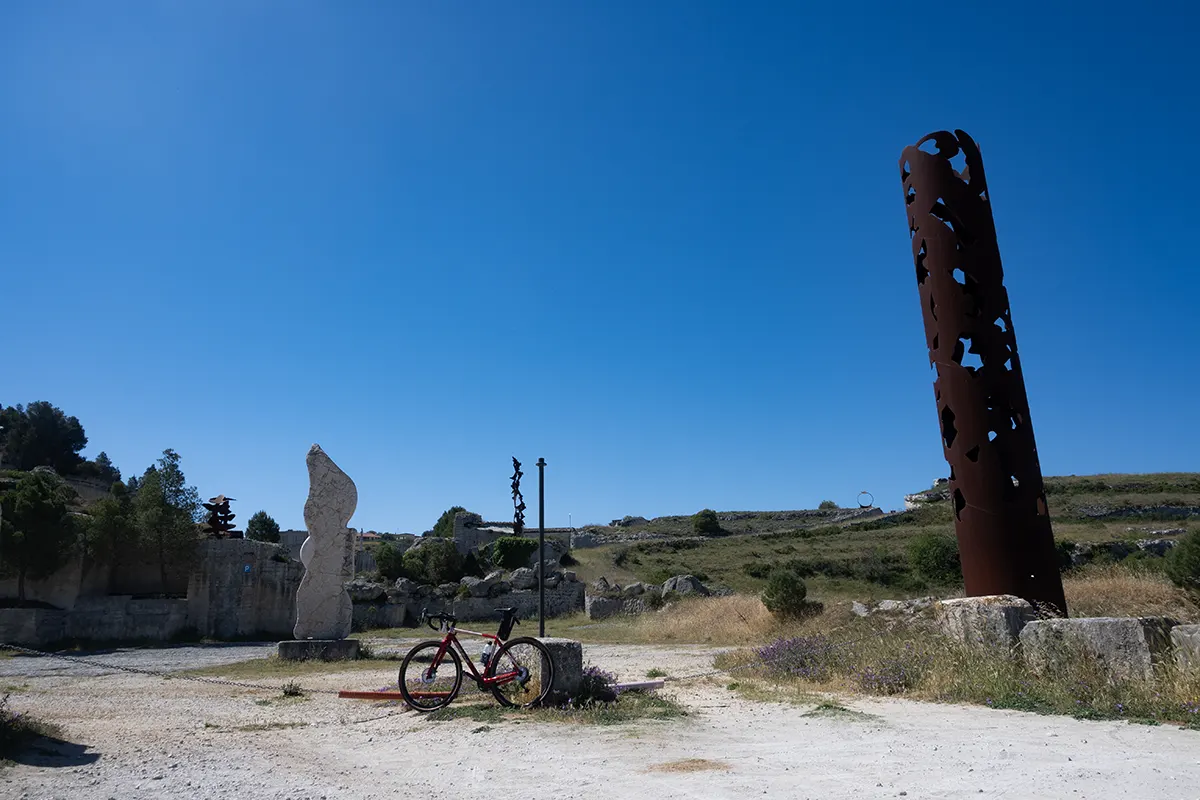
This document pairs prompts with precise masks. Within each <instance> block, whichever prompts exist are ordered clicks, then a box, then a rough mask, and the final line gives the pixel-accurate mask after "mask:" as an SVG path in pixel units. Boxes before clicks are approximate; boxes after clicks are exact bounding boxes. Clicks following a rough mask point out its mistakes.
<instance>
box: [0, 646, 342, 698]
mask: <svg viewBox="0 0 1200 800" xmlns="http://www.w3.org/2000/svg"><path fill="white" fill-rule="evenodd" d="M0 649H4V650H12V651H14V652H17V653H24V654H25V655H30V656H41V657H44V658H56V659H58V660H60V661H70V662H72V663H74V664H83V665H85V666H89V667H100V668H101V669H111V670H116V671H118V672H132V673H134V674H135V675H150V676H151V677H155V678H162V679H164V680H172V681H195V682H196V683H215V684H217V685H220V686H237V687H238V688H241V689H265V690H267V691H271V692H275V691H281V687H280V686H267V685H265V684H261V683H244V682H242V681H230V680H226V679H224V678H203V677H200V676H199V675H180V674H178V672H162V671H159V670H153V669H142V668H141V667H126V666H122V665H121V664H110V663H107V662H104V661H95V660H93V659H90V658H80V657H79V656H65V655H63V654H61V653H47V652H45V651H43V650H33V649H31V648H28V647H21V646H19V645H15V644H5V643H3V642H0ZM300 691H302V692H305V693H312V694H337V693H338V690H337V689H305V688H304V687H300Z"/></svg>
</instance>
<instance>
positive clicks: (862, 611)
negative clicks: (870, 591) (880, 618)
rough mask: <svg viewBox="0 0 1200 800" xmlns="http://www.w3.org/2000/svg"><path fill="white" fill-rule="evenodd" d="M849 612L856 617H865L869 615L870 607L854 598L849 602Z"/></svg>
mask: <svg viewBox="0 0 1200 800" xmlns="http://www.w3.org/2000/svg"><path fill="white" fill-rule="evenodd" d="M850 612H851V613H852V614H854V616H856V617H866V616H870V614H871V609H869V608H867V607H866V606H865V605H863V604H862V603H860V602H858V601H857V600H855V601H854V602H853V603H851V604H850Z"/></svg>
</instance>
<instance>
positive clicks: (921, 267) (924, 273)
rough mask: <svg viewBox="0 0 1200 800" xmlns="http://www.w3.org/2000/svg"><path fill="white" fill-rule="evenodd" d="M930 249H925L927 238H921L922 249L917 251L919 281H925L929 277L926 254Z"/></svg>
mask: <svg viewBox="0 0 1200 800" xmlns="http://www.w3.org/2000/svg"><path fill="white" fill-rule="evenodd" d="M926 255H928V251H927V250H926V249H925V240H924V239H922V240H921V249H920V250H918V251H917V283H924V282H925V279H926V278H928V277H929V270H928V269H926V268H925V256H926Z"/></svg>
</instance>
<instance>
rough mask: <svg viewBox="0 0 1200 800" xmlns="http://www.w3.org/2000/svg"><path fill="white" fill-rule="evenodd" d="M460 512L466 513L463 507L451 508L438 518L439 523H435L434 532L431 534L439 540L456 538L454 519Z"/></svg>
mask: <svg viewBox="0 0 1200 800" xmlns="http://www.w3.org/2000/svg"><path fill="white" fill-rule="evenodd" d="M460 511H466V509H465V508H463V507H462V506H450V507H449V508H447V509H446V510H445V511H443V512H442V515H441V516H440V517H438V521H437V522H435V523H433V530H431V531H430V532H429V533H430V534H431V535H433V536H436V537H438V538H439V539H452V538H454V517H455V515H457V514H458V512H460Z"/></svg>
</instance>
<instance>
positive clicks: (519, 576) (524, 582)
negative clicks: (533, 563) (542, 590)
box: [509, 567, 537, 589]
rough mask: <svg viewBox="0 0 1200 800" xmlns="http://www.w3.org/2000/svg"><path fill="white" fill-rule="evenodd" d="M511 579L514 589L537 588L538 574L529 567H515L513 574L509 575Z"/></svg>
mask: <svg viewBox="0 0 1200 800" xmlns="http://www.w3.org/2000/svg"><path fill="white" fill-rule="evenodd" d="M509 581H511V582H512V586H513V588H514V589H535V588H537V575H535V574H534V572H533V570H531V569H529V568H528V567H521V568H520V569H514V570H513V571H512V575H511V576H509Z"/></svg>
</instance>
